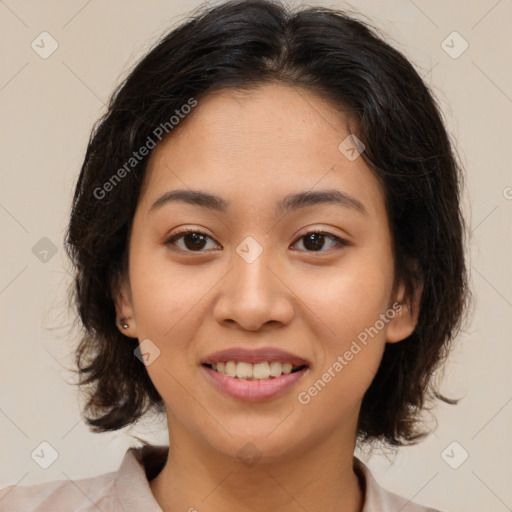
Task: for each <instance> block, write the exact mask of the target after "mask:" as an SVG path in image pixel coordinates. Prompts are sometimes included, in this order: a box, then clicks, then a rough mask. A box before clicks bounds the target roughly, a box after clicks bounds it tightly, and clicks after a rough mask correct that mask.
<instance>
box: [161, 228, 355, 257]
mask: <svg viewBox="0 0 512 512" xmlns="http://www.w3.org/2000/svg"><path fill="white" fill-rule="evenodd" d="M192 233H194V234H197V235H204V236H206V237H208V238H210V239H211V240H213V238H212V237H211V236H209V235H207V234H206V233H203V232H202V231H198V230H196V229H186V230H182V231H177V232H176V233H174V234H173V235H172V236H171V237H170V238H168V239H167V240H166V241H165V244H166V245H174V246H176V244H175V242H176V241H177V240H179V239H180V238H183V237H184V236H185V235H189V234H192ZM313 233H314V234H316V235H323V236H326V237H328V238H330V239H332V240H334V241H336V242H337V245H338V246H341V247H344V246H347V245H349V244H348V242H347V241H346V240H343V239H342V238H340V237H338V236H336V235H333V234H332V233H329V232H327V231H321V230H312V231H308V232H307V233H304V234H302V235H301V236H300V237H298V238H297V241H296V242H298V241H299V240H301V239H302V238H305V237H307V236H308V235H311V234H313ZM293 245H295V243H294V244H293ZM178 250H181V251H183V252H189V253H202V252H206V251H203V250H201V251H190V250H188V249H180V248H178ZM328 250H329V249H327V251H328ZM327 251H324V250H320V251H307V250H306V251H304V252H310V253H321V252H327Z"/></svg>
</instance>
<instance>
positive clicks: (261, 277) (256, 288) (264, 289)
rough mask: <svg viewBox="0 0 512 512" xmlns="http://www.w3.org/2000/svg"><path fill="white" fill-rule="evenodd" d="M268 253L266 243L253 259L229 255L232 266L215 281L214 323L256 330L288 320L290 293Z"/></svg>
mask: <svg viewBox="0 0 512 512" xmlns="http://www.w3.org/2000/svg"><path fill="white" fill-rule="evenodd" d="M272 253H273V251H272V248H271V247H269V246H266V247H265V248H264V249H263V252H262V253H261V254H260V255H259V256H258V257H257V258H256V259H255V260H254V261H251V260H250V259H248V260H246V259H244V258H243V257H242V256H239V254H237V253H235V254H234V255H233V258H232V261H233V266H232V268H231V270H230V271H229V272H228V274H227V275H226V276H225V277H224V279H222V281H221V283H220V284H219V286H220V294H219V297H218V298H217V301H216V303H215V305H214V311H213V312H214V317H215V319H216V321H217V322H219V323H222V324H225V325H232V326H234V325H237V326H238V327H239V328H242V329H244V330H248V331H260V330H261V329H265V328H267V327H272V328H276V327H279V326H283V325H286V324H288V323H289V322H290V321H291V319H292V318H293V315H294V306H293V297H294V294H293V292H292V290H291V288H290V284H289V283H287V282H286V276H285V275H284V274H285V272H284V270H283V269H282V267H281V266H280V265H279V264H278V262H277V261H276V258H275V257H274V258H273V254H272Z"/></svg>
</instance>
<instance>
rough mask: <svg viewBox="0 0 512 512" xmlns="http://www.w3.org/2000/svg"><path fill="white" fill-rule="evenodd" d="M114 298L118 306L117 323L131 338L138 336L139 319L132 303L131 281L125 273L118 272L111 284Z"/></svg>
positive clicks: (116, 306) (122, 331) (123, 332)
mask: <svg viewBox="0 0 512 512" xmlns="http://www.w3.org/2000/svg"><path fill="white" fill-rule="evenodd" d="M111 293H112V299H113V301H114V305H115V308H116V325H117V328H118V329H119V331H121V333H122V334H124V335H125V336H128V337H129V338H138V336H137V321H136V318H135V313H134V309H133V303H132V294H131V288H130V282H129V279H128V277H126V276H125V275H120V274H118V275H117V276H116V277H115V278H114V279H113V282H112V286H111Z"/></svg>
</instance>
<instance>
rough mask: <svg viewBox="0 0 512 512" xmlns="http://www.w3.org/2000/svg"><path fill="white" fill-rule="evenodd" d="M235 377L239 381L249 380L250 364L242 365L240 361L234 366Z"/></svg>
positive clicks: (250, 373) (250, 375) (250, 374)
mask: <svg viewBox="0 0 512 512" xmlns="http://www.w3.org/2000/svg"><path fill="white" fill-rule="evenodd" d="M236 376H237V377H238V378H239V379H250V378H251V377H252V364H251V363H242V362H241V361H240V362H239V363H237V364H236Z"/></svg>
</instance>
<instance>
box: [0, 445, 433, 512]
mask: <svg viewBox="0 0 512 512" xmlns="http://www.w3.org/2000/svg"><path fill="white" fill-rule="evenodd" d="M168 450H169V448H168V447H167V446H156V445H147V446H143V447H139V448H135V447H132V448H129V449H128V450H127V451H126V453H125V455H124V458H123V461H122V463H121V466H120V467H119V469H118V470H117V471H113V472H111V473H105V474H103V475H99V476H96V477H92V478H83V479H80V480H73V481H72V480H56V481H53V482H46V483H42V484H38V485H30V486H15V485H11V486H9V487H5V488H4V489H1V490H0V511H1V512H162V509H161V508H160V506H159V505H158V502H157V501H156V500H155V498H154V496H153V494H152V493H151V488H150V487H149V481H150V480H152V479H153V478H154V477H155V476H156V475H157V474H158V473H159V472H160V470H161V469H162V468H163V466H164V464H165V461H166V460H167V455H168ZM354 464H355V469H356V472H357V474H358V476H359V478H360V479H361V483H362V484H363V488H364V507H363V510H362V512H439V511H437V510H435V509H433V508H428V507H426V506H422V505H419V504H416V503H412V502H410V501H409V500H407V499H405V498H402V497H400V496H397V495H396V494H393V493H390V492H388V491H386V490H385V489H384V488H382V487H381V486H380V485H379V484H378V483H377V481H376V480H375V479H374V477H373V476H372V474H371V473H370V470H369V469H368V467H367V466H366V465H365V464H363V463H362V462H361V461H360V460H359V459H357V458H354ZM192 506H193V504H192ZM197 507H199V508H198V510H199V509H200V506H199V504H197V506H196V508H197ZM192 510H193V508H192Z"/></svg>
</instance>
